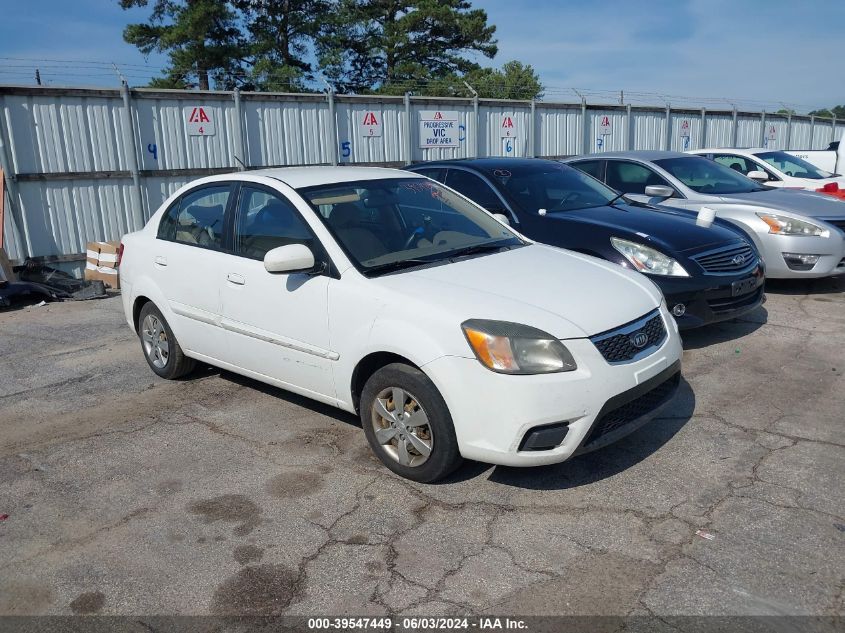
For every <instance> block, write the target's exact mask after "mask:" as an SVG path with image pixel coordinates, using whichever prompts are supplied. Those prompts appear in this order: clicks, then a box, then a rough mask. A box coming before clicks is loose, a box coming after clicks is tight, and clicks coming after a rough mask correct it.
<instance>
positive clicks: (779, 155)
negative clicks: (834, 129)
mask: <svg viewBox="0 0 845 633" xmlns="http://www.w3.org/2000/svg"><path fill="white" fill-rule="evenodd" d="M687 153H688V154H697V155H699V156H705V157H706V158H710V159H711V160H715V161H716V162H717V163H720V164H722V165H724V166H725V167H730V168H731V169H733V170H734V171H737V172H739V173H740V174H742V175H744V176H747V177H748V178H751V179H752V180H756V181H757V182H760V183H763V184H764V185H766V186H768V187H782V188H784V189H806V190H807V191H816V192H818V193H825V194H830V195H833V196H836V197H845V176H841V175H839V174H834V173H831V172H829V171H825V170H823V169H819V168H818V167H816V166H815V165H813V164H812V163H810V162H808V161H806V160H804V159H802V158H798V157H797V156H794V155H793V154H790V153H788V152H785V151H783V150H769V149H765V148H749V149H727V148H721V149H696V150H691V151H689V152H687Z"/></svg>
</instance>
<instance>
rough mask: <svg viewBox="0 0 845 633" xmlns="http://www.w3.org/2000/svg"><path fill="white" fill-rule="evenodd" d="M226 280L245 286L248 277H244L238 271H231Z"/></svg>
mask: <svg viewBox="0 0 845 633" xmlns="http://www.w3.org/2000/svg"><path fill="white" fill-rule="evenodd" d="M226 281H228V282H229V283H230V284H235V285H236V286H243V285H244V284H245V283H246V279H244V278H243V275H238V274H237V273H229V274H228V275H226Z"/></svg>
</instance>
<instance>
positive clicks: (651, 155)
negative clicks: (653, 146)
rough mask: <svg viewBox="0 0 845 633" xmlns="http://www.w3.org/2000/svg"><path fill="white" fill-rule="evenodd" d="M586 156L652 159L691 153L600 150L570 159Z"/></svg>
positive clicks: (684, 156)
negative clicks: (596, 152)
mask: <svg viewBox="0 0 845 633" xmlns="http://www.w3.org/2000/svg"><path fill="white" fill-rule="evenodd" d="M585 158H591V159H597V158H638V159H639V160H644V161H652V160H660V159H661V158H689V154H684V153H682V152H668V151H660V150H638V151H631V152H600V153H598V154H587V155H585V156H573V157H572V159H570V160H576V159H577V160H583V159H585Z"/></svg>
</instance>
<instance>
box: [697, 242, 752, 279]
mask: <svg viewBox="0 0 845 633" xmlns="http://www.w3.org/2000/svg"><path fill="white" fill-rule="evenodd" d="M692 259H693V260H695V262H697V263H698V265H699V266H701V267H702V268H703V269H704V270H705V271H706V272H708V273H734V272H738V271H741V270H746V269H750V268H752V267H754V266H756V265H757V255H755V254H754V249H753V248H751V245H750V244H747V243H743V244H739V245H737V244H734V245H732V246H727V247H723V248H719V249H717V250H713V251H707V252H706V253H701V254H699V255H693V257H692Z"/></svg>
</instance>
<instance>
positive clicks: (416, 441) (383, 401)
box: [360, 363, 462, 482]
mask: <svg viewBox="0 0 845 633" xmlns="http://www.w3.org/2000/svg"><path fill="white" fill-rule="evenodd" d="M360 408H361V424H362V425H363V427H364V434H365V435H366V436H367V440H368V441H369V443H370V446H371V447H372V449H373V451H374V452H375V453H376V455H377V456H378V458H379V459H380V460H381V462H382V463H383V464H384V465H385V466H387V467H388V468H389V469H390V470H392V471H393V472H395V473H397V474H399V475H401V476H403V477H407V478H408V479H412V480H414V481H421V482H433V481H436V480H438V479H442V478H443V477H445V476H447V475H448V474H449V473H451V472H452V471H453V470H455V469H456V468H457V467H458V466H460V464H461V461H462V459H461V455H460V452H459V451H458V441H457V439H456V438H455V427H454V425H453V424H452V416H451V415H450V414H449V409H448V408H447V407H446V402H445V401H444V400H443V396H441V395H440V392H439V391H438V390H437V387H435V386H434V383H432V382H431V380H429V378H428V376H426V375H425V374H424V373H422V372H421V371H420V370H419V369H416V368H414V367H411V366H409V365H404V364H400V363H393V364H391V365H387V366H385V367H382V368H381V369H379V370H378V371H377V372H375V373H374V374H373V375H372V376H371V377H370V379H369V380H368V381H367V384H366V385H364V390H363V392H362V393H361V405H360Z"/></svg>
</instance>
